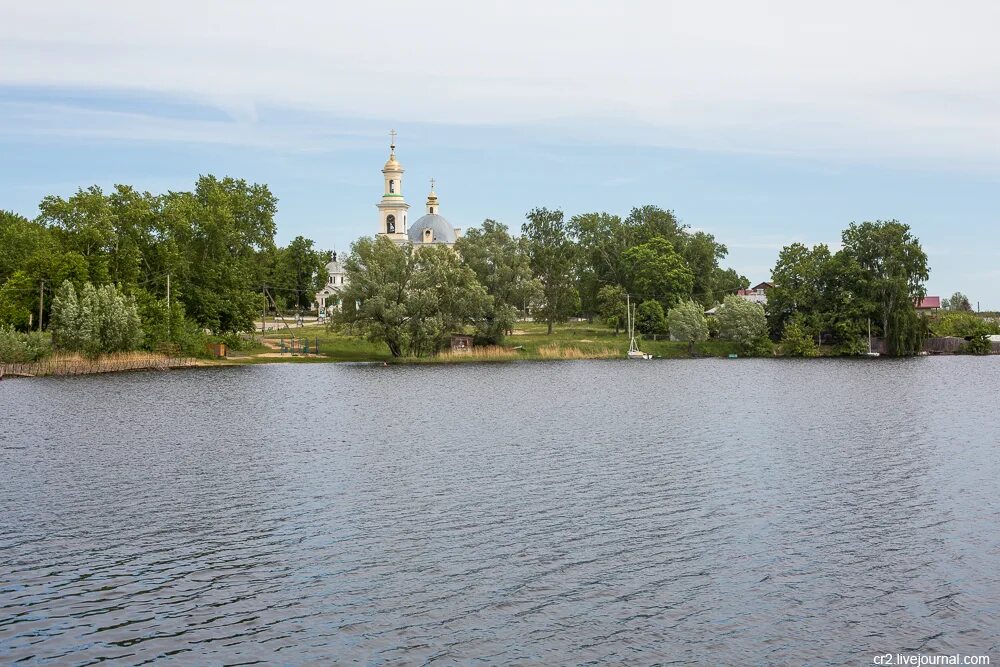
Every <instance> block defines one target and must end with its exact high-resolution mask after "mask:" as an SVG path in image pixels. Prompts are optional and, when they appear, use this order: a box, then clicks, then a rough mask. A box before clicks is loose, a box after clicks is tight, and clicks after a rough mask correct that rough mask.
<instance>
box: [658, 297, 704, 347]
mask: <svg viewBox="0 0 1000 667" xmlns="http://www.w3.org/2000/svg"><path fill="white" fill-rule="evenodd" d="M667 325H668V326H669V328H670V339H671V340H682V341H686V342H687V344H688V352H689V353H690V352H692V351H693V350H694V344H695V343H700V342H701V341H703V340H708V322H707V321H706V320H705V308H704V306H702V305H701V303H699V302H697V301H692V300H688V301H681V302H680V303H678V304H677V305H676V306H674V307H673V308H671V309H670V312H669V313H668V314H667Z"/></svg>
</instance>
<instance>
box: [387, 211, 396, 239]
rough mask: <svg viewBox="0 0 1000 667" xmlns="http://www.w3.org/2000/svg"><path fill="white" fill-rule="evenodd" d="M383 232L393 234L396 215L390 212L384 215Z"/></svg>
mask: <svg viewBox="0 0 1000 667" xmlns="http://www.w3.org/2000/svg"><path fill="white" fill-rule="evenodd" d="M385 233H386V234H395V233H396V216H394V215H392V214H391V213H390V214H389V215H387V216H385Z"/></svg>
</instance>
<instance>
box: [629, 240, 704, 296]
mask: <svg viewBox="0 0 1000 667" xmlns="http://www.w3.org/2000/svg"><path fill="white" fill-rule="evenodd" d="M623 258H624V260H625V261H626V262H628V264H629V265H630V267H631V270H630V272H629V276H628V283H627V286H628V288H629V292H630V293H631V294H633V295H634V296H636V297H637V298H641V299H655V300H657V301H659V302H660V305H661V306H663V307H664V308H671V307H673V305H674V304H675V303H677V302H678V301H680V300H681V299H683V298H687V297H690V295H691V289H692V286H693V285H694V274H693V273H691V270H690V269H689V268H688V266H687V264H686V263H685V261H684V258H683V257H681V256H680V255H679V254H678V253H677V252H676V251H675V250H674V246H673V244H672V243H670V241H667V240H666V239H664V238H662V237H654V238H652V239H650V240H649V241H648V242H646V243H642V244H640V245H637V246H634V247H632V248H629V249H628V250H626V251H625V253H624V255H623Z"/></svg>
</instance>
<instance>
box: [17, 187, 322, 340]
mask: <svg viewBox="0 0 1000 667" xmlns="http://www.w3.org/2000/svg"><path fill="white" fill-rule="evenodd" d="M277 203H278V200H277V198H276V197H275V196H274V195H273V194H272V193H271V191H270V190H269V189H268V187H267V186H266V185H261V184H256V183H248V182H246V181H245V180H241V179H234V178H221V179H220V178H216V177H215V176H211V175H208V176H201V177H200V178H199V179H198V180H197V182H196V183H195V186H194V188H193V189H192V190H191V191H186V192H167V193H166V194H159V195H156V194H151V193H149V192H140V191H138V190H136V189H135V188H133V187H131V186H128V185H117V186H115V187H114V188H113V189H112V191H111V192H107V193H106V192H104V191H102V189H101V188H99V187H97V186H93V187H90V188H87V189H80V190H78V191H77V192H76V193H75V194H73V195H72V196H70V197H68V198H63V197H58V196H54V195H53V196H48V197H45V198H44V199H43V200H42V202H41V203H40V204H39V214H38V216H37V217H35V218H34V219H27V218H25V217H23V216H21V215H18V214H16V213H12V212H9V211H0V322H4V323H6V324H8V325H11V326H13V327H14V328H17V329H20V330H27V329H29V328H33V329H37V328H40V327H39V324H40V323H39V322H38V318H39V315H40V316H41V318H42V322H41V324H43V325H44V326H48V325H49V323H50V322H51V320H52V307H53V304H54V303H56V301H57V300H56V298H55V297H56V294H57V292H58V290H60V289H61V287H62V286H63V285H64V284H66V283H69V284H70V285H72V287H73V289H74V290H76V291H78V292H79V291H87V292H88V293H89V289H93V290H96V291H98V292H99V291H100V290H101V289H104V288H105V287H109V286H115V289H116V290H119V291H120V292H121V294H123V295H124V296H126V297H127V298H128V299H129V300H130V302H132V303H134V306H135V309H136V312H137V314H138V316H139V320H140V329H141V331H140V335H139V336H137V337H136V338H133V339H131V340H133V341H138V342H135V343H134V344H135V345H137V346H142V347H145V348H148V349H155V348H156V347H157V346H160V345H163V344H172V345H182V346H188V347H191V346H194V347H198V346H199V345H203V343H202V342H200V337H203V335H204V334H203V332H204V331H209V332H211V333H213V334H216V335H227V334H235V333H239V332H246V331H252V330H253V328H254V322H255V321H256V319H257V318H258V317H259V316H260V315H261V313H262V311H263V310H264V309H265V308H275V307H277V308H280V309H283V310H289V309H308V308H310V307H311V304H312V302H313V297H314V294H315V292H316V291H318V290H319V289H321V288H322V286H323V285H324V284H325V282H326V280H327V275H326V268H325V266H326V263H327V262H328V261H329V259H330V253H329V252H325V251H321V250H319V249H317V248H315V247H314V244H313V242H312V241H311V240H309V239H306V238H304V237H301V236H299V237H297V238H295V239H294V240H293V241H292V242H291V243H289V244H288V245H287V246H284V247H279V246H278V245H276V244H275V241H274V236H275V231H276V229H275V222H274V215H275V212H276V211H277ZM88 284H89V285H90V286H91V287H90V288H89V289H88V288H87V287H86V286H87V285H88ZM168 291H169V296H170V303H169V305H168V303H167V296H168ZM84 296H86V295H84ZM56 342H58V341H56ZM91 345H93V343H91Z"/></svg>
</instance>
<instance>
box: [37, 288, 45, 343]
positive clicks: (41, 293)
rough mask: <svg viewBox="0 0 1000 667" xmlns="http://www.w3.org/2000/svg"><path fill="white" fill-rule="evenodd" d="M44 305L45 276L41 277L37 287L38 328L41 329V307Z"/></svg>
mask: <svg viewBox="0 0 1000 667" xmlns="http://www.w3.org/2000/svg"><path fill="white" fill-rule="evenodd" d="M44 307H45V278H42V286H41V287H39V288H38V330H39V331H41V330H42V309H43V308H44Z"/></svg>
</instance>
